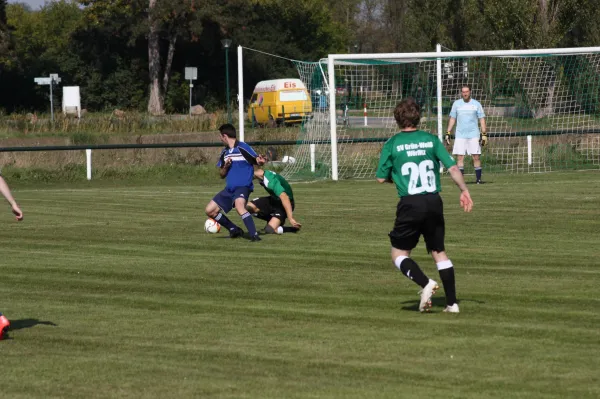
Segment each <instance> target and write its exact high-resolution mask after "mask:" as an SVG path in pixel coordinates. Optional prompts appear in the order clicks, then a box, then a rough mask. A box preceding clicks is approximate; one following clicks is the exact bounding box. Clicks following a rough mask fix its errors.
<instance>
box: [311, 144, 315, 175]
mask: <svg viewBox="0 0 600 399" xmlns="http://www.w3.org/2000/svg"><path fill="white" fill-rule="evenodd" d="M315 147H316V144H311V145H310V171H311V172H313V173H315V170H316V168H315Z"/></svg>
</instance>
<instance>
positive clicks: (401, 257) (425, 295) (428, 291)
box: [392, 247, 439, 312]
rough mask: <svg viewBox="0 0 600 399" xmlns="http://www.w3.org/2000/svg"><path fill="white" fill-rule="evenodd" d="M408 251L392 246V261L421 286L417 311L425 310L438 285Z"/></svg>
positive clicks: (429, 306)
mask: <svg viewBox="0 0 600 399" xmlns="http://www.w3.org/2000/svg"><path fill="white" fill-rule="evenodd" d="M410 252H411V251H407V250H403V249H397V248H394V247H392V262H394V265H395V266H396V267H397V268H398V270H400V271H401V272H402V274H404V275H405V276H406V277H408V278H409V279H411V280H412V281H414V282H415V283H416V284H418V285H419V286H420V287H421V288H422V290H421V302H420V303H419V311H421V312H426V311H428V310H429V308H431V297H432V296H433V294H435V292H436V291H437V290H438V289H439V286H438V285H437V283H436V282H435V281H433V280H431V279H430V278H429V277H427V276H426V275H425V273H424V272H423V270H421V268H420V267H419V265H418V264H417V262H415V261H414V260H412V259H411V258H410Z"/></svg>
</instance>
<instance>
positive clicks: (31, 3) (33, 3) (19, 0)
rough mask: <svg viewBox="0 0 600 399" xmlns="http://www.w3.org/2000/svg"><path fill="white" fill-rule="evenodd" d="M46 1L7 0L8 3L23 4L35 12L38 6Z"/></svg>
mask: <svg viewBox="0 0 600 399" xmlns="http://www.w3.org/2000/svg"><path fill="white" fill-rule="evenodd" d="M46 1H47V0H8V2H9V3H25V4H27V5H28V6H29V7H31V9H33V10H37V9H38V8H40V6H43V5H44V3H45V2H46Z"/></svg>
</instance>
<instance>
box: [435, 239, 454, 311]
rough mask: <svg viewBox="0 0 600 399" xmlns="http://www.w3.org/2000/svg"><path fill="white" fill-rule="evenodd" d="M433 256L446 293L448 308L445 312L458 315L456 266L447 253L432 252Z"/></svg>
mask: <svg viewBox="0 0 600 399" xmlns="http://www.w3.org/2000/svg"><path fill="white" fill-rule="evenodd" d="M431 256H432V257H433V260H434V261H435V264H436V265H437V269H438V272H439V273H440V279H441V280H442V285H443V286H444V292H445V293H446V308H445V309H444V312H448V313H458V312H459V309H458V303H457V302H458V301H457V300H456V281H455V278H454V265H453V264H452V261H450V259H448V256H447V255H446V252H445V251H439V252H438V251H431Z"/></svg>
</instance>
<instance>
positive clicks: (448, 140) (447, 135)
mask: <svg viewBox="0 0 600 399" xmlns="http://www.w3.org/2000/svg"><path fill="white" fill-rule="evenodd" d="M445 141H446V144H447V145H450V132H446V139H445Z"/></svg>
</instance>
